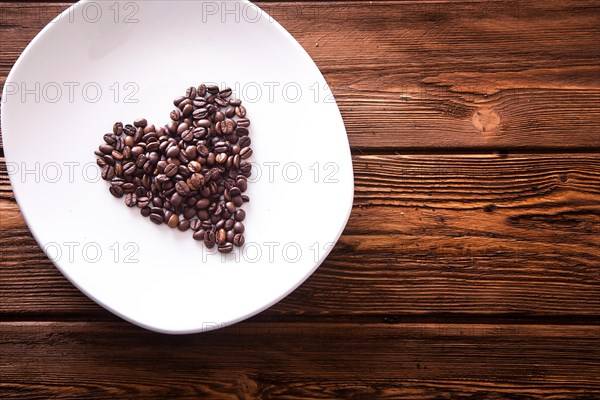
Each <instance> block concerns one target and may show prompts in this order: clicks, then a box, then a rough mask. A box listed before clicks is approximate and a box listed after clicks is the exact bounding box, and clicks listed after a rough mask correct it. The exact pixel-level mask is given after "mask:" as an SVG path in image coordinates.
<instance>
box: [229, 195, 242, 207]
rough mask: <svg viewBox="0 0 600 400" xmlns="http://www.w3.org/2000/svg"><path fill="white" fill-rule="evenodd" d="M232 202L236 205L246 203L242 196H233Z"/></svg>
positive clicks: (239, 205)
mask: <svg viewBox="0 0 600 400" xmlns="http://www.w3.org/2000/svg"><path fill="white" fill-rule="evenodd" d="M231 202H232V203H233V204H235V206H236V207H241V206H242V204H244V200H243V199H242V196H235V197H232V198H231Z"/></svg>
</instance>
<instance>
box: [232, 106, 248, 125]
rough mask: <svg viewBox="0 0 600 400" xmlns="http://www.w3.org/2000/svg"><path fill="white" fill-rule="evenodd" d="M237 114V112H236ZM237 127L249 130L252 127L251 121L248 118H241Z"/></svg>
mask: <svg viewBox="0 0 600 400" xmlns="http://www.w3.org/2000/svg"><path fill="white" fill-rule="evenodd" d="M234 113H235V110H234ZM237 126H240V127H243V128H247V127H249V126H250V120H249V119H248V118H240V119H238V120H237Z"/></svg>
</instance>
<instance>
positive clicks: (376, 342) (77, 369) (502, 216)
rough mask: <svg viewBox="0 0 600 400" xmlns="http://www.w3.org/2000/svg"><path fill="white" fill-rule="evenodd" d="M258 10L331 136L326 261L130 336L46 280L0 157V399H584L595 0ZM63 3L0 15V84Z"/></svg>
mask: <svg viewBox="0 0 600 400" xmlns="http://www.w3.org/2000/svg"><path fill="white" fill-rule="evenodd" d="M259 5H260V6H261V7H263V8H264V9H265V10H266V11H267V12H269V13H270V14H271V15H273V16H274V17H275V18H276V19H277V20H278V21H279V22H280V23H281V24H282V25H283V26H284V27H285V28H287V29H288V30H289V31H290V32H291V33H292V35H294V37H296V38H297V39H298V41H299V42H300V43H301V44H302V45H303V46H304V48H305V49H306V50H307V51H308V52H309V53H310V55H311V56H312V57H313V59H314V60H315V62H316V63H317V65H318V66H319V67H320V69H321V71H322V72H323V74H324V75H325V77H326V79H327V81H328V82H329V84H330V86H331V88H332V89H333V92H334V94H335V96H336V99H337V101H338V104H339V106H340V109H341V111H342V114H343V117H344V121H345V123H346V127H347V130H348V137H349V139H350V144H351V146H352V154H353V161H354V170H355V176H356V193H355V202H354V208H353V212H352V216H351V218H350V221H349V223H348V226H347V228H346V230H345V232H344V234H343V236H342V238H341V239H340V241H339V243H338V244H337V246H336V247H335V249H334V251H333V252H332V254H331V255H330V256H329V258H328V259H327V260H326V261H325V262H324V263H323V265H322V266H321V267H320V268H319V269H318V271H317V272H316V273H315V274H314V275H313V276H312V277H311V278H310V279H309V280H308V281H307V282H306V283H305V284H304V285H302V286H301V287H300V288H299V289H298V290H296V291H295V292H294V293H292V294H291V295H290V296H288V297H287V298H286V299H284V300H283V301H281V302H280V303H279V304H277V305H275V306H273V307H272V308H270V309H269V310H267V311H265V312H263V313H261V314H260V315H258V316H256V317H254V318H251V319H250V320H248V321H245V322H243V323H240V324H237V325H234V326H231V327H228V328H226V329H223V330H219V331H216V332H211V333H206V334H197V335H189V336H166V335H161V334H157V333H152V332H148V331H145V330H143V329H140V328H137V327H135V326H133V325H131V324H129V323H126V322H123V321H121V320H120V319H118V318H117V317H115V316H113V315H111V314H110V313H108V312H107V311H105V310H103V309H102V308H101V307H99V306H97V305H96V304H94V303H93V302H92V301H90V300H89V299H88V298H86V297H85V296H84V295H82V294H81V293H80V292H78V291H77V290H76V289H75V288H73V286H72V285H71V284H70V283H69V282H68V281H67V280H66V279H65V278H64V277H63V276H62V275H61V274H60V273H59V272H58V271H57V270H56V269H55V268H54V266H53V265H52V263H51V262H50V261H49V260H48V259H47V258H46V257H45V255H44V254H43V252H42V251H41V250H40V248H39V246H38V245H37V244H36V242H35V240H34V239H33V238H32V236H31V234H30V232H29V230H28V229H27V227H26V225H25V223H24V221H23V218H22V216H21V214H20V213H19V208H18V205H17V204H16V202H15V199H14V196H13V194H12V191H11V186H10V183H9V180H8V176H7V171H6V166H5V164H4V162H3V161H2V170H1V176H0V206H1V209H0V220H1V221H0V222H1V225H2V229H1V233H0V244H1V262H0V343H1V347H0V393H1V394H0V397H1V398H3V399H5V398H35V399H38V398H39V399H49V398H65V399H66V398H69V399H82V398H89V399H101V398H123V399H126V398H127V399H129V398H143V399H150V398H156V399H167V398H202V397H205V396H209V395H210V396H212V397H214V398H217V399H247V398H256V397H260V398H273V399H307V398H320V399H325V398H350V397H352V398H357V399H358V398H360V399H380V398H390V399H392V398H393V399H417V398H419V399H420V398H435V399H441V398H444V399H445V398H456V397H461V398H470V399H498V398H511V399H514V398H517V396H514V394H517V393H518V394H521V395H523V397H524V398H528V399H533V398H540V399H541V398H544V399H553V400H554V399H570V398H579V399H592V398H598V397H595V396H598V395H600V383H599V381H600V327H599V322H600V319H599V318H598V317H599V316H600V241H599V237H600V235H599V233H600V162H599V159H600V157H599V152H600V40H599V39H600V2H598V1H569V2H564V1H554V0H543V1H531V2H530V1H494V2H487V1H477V0H474V1H465V2H451V1H443V0H442V1H435V2H433V1H425V0H423V1H403V2H398V1H347V2H328V1H315V2H303V3H298V2H261V3H259ZM67 6H68V4H67V3H52V2H43V3H41V2H40V3H24V2H16V1H15V2H3V3H0V33H1V35H2V38H1V44H0V54H1V62H0V75H1V79H2V82H1V83H2V84H4V81H5V79H6V75H7V73H8V72H9V70H10V68H11V67H12V65H13V63H14V62H15V60H16V59H17V57H18V56H19V54H20V53H21V51H22V50H23V48H24V47H25V46H26V45H27V43H28V42H29V41H30V40H31V39H32V38H33V37H34V35H35V34H36V33H37V32H38V31H39V30H40V29H41V28H42V27H43V26H44V25H45V24H46V23H47V22H48V21H50V20H51V19H52V18H53V17H54V16H55V15H57V14H58V13H59V12H60V11H62V10H63V9H65V8H66V7H67ZM32 123H40V121H35V120H32ZM1 151H2V150H0V156H3V154H1ZM519 398H520V397H519Z"/></svg>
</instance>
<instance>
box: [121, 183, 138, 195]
mask: <svg viewBox="0 0 600 400" xmlns="http://www.w3.org/2000/svg"><path fill="white" fill-rule="evenodd" d="M121 187H122V188H123V192H125V193H134V192H135V185H134V184H133V183H131V182H127V183H124V184H123V186H121Z"/></svg>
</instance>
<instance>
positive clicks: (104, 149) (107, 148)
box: [98, 143, 115, 154]
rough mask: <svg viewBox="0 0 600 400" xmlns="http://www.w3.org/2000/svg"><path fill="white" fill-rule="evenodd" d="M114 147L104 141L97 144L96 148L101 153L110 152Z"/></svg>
mask: <svg viewBox="0 0 600 400" xmlns="http://www.w3.org/2000/svg"><path fill="white" fill-rule="evenodd" d="M114 149H115V148H114V147H113V146H111V145H109V144H106V143H105V144H101V145H100V146H98V150H100V152H102V153H103V154H111V153H112V152H113V150H114Z"/></svg>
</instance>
